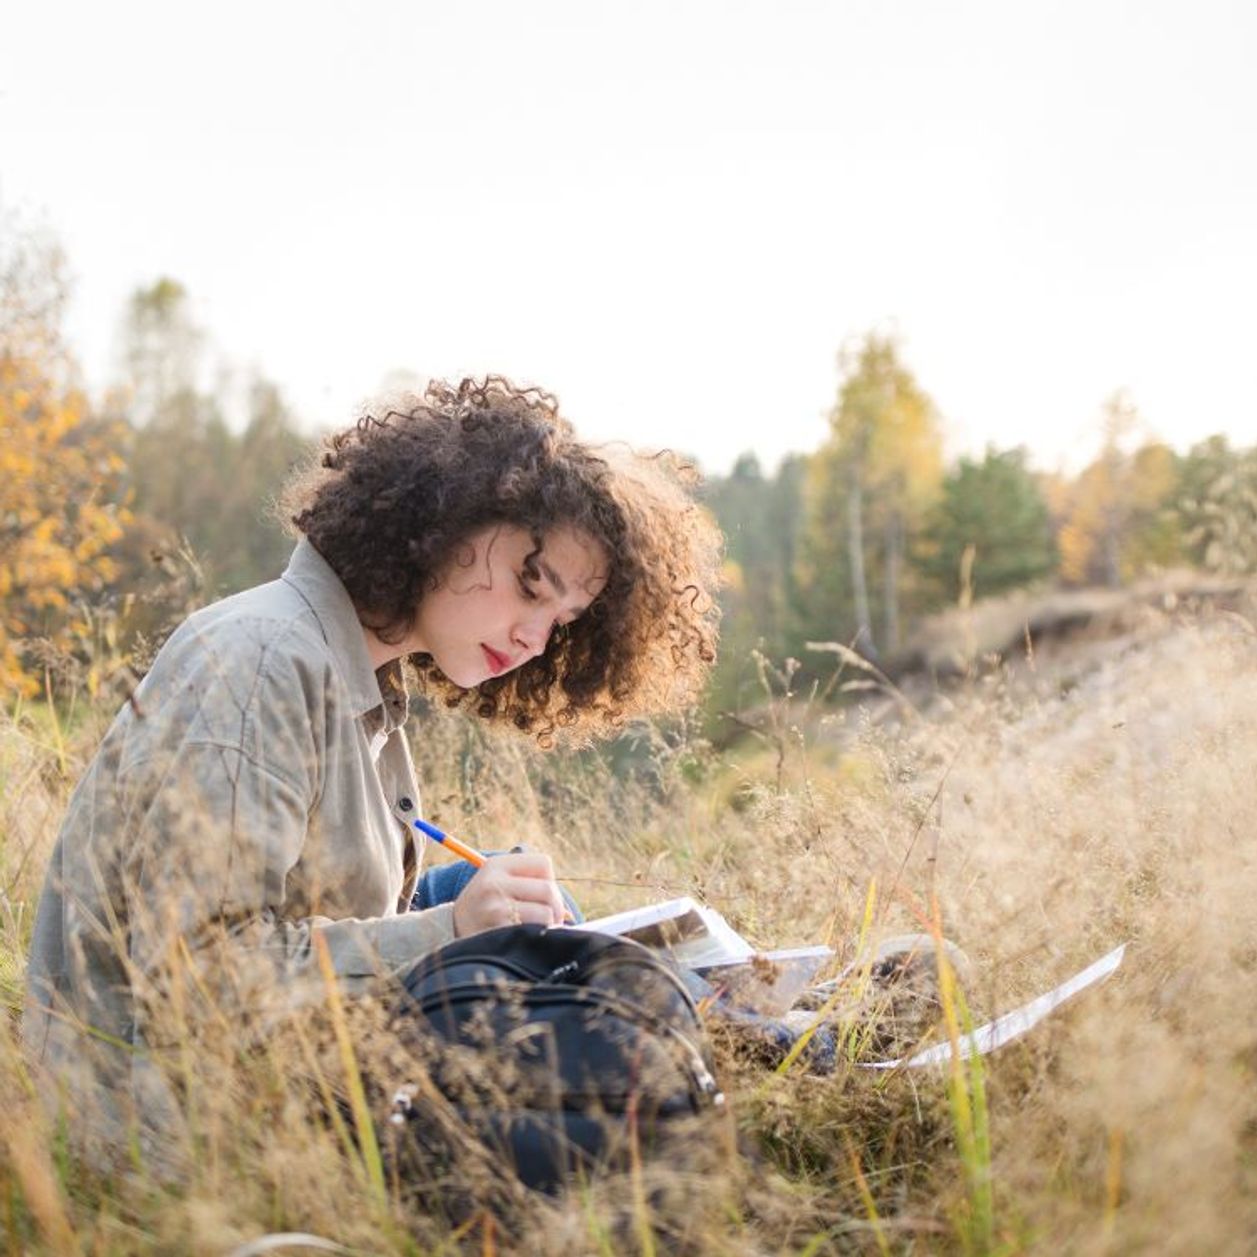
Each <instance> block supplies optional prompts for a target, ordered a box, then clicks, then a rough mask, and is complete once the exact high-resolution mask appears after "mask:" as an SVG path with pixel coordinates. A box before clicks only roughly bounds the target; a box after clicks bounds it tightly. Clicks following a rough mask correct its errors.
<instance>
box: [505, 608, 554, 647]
mask: <svg viewBox="0 0 1257 1257" xmlns="http://www.w3.org/2000/svg"><path fill="white" fill-rule="evenodd" d="M553 628H554V620H553V619H552V618H551V617H550V616H548V615H537V616H530V617H529V618H528V619H526V620H521V621H520V622H519V624H517V625H516V627H515V640H516V641H517V642H518V643H519V644H520V646H522V647H523V648H524V649H525V650H526V651H528V653H529V655H539V654H541V652H542V651H543V650H545V648H546V643H547V642H548V641H549V640H550V632H551V630H552V629H553Z"/></svg>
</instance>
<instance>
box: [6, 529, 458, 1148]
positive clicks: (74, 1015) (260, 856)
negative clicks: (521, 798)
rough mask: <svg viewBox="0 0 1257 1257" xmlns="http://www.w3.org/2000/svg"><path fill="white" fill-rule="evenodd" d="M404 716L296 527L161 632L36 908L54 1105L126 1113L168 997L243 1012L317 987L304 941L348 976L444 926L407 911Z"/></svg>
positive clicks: (380, 965) (351, 983) (411, 804)
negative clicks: (284, 564) (283, 543)
mask: <svg viewBox="0 0 1257 1257" xmlns="http://www.w3.org/2000/svg"><path fill="white" fill-rule="evenodd" d="M405 716H406V695H405V691H404V689H403V687H402V684H401V680H400V671H399V669H398V668H397V666H396V665H392V666H390V667H387V668H383V669H381V670H380V672H379V673H378V674H377V673H376V672H374V671H373V670H372V667H371V663H370V659H369V656H368V654H367V649H366V642H365V639H364V637H363V632H362V628H361V625H360V624H359V622H358V618H357V616H356V614H355V612H354V608H353V605H352V603H351V602H350V599H349V596H348V594H347V593H346V592H345V589H344V586H343V585H342V584H341V582H340V581H339V579H338V578H337V577H336V575H335V573H334V572H333V571H332V570H331V568H330V567H328V565H327V563H326V562H325V561H324V560H323V559H322V557H321V556H320V555H319V554H318V553H317V551H316V550H315V549H314V548H313V547H312V546H311V545H310V544H309V542H307V541H304V540H303V541H302V542H300V543H299V544H298V546H297V548H296V550H295V551H294V553H293V556H292V560H291V562H290V563H289V565H288V569H287V571H285V573H284V575H283V577H282V579H280V580H277V581H273V582H272V583H270V584H268V585H262V586H260V587H258V588H256V589H251V590H248V591H247V592H245V593H242V594H238V595H236V596H235V597H232V598H227V599H225V600H224V601H222V602H219V603H216V604H215V605H213V606H210V607H207V608H205V609H204V610H202V611H199V612H197V613H196V614H195V615H193V616H192V617H190V618H189V619H188V620H187V621H186V622H185V623H184V624H182V625H181V626H180V627H179V629H178V630H177V631H176V632H175V633H174V634H173V635H172V636H171V638H170V639H169V641H168V642H167V643H166V644H165V646H164V647H163V648H162V651H161V653H160V654H159V655H158V656H157V659H156V660H155V661H154V663H153V666H152V668H151V670H150V671H149V673H148V675H147V676H146V677H145V679H144V681H143V683H142V684H141V685H140V686H139V688H138V689H137V691H136V693H135V696H134V700H133V701H132V702H130V703H128V705H127V706H125V707H124V708H123V709H122V711H121V712H120V714H119V715H118V717H117V719H116V720H115V721H114V722H113V724H112V726H111V727H110V729H109V731H108V733H107V734H106V735H105V738H104V741H103V742H102V743H101V745H100V747H99V749H98V751H97V753H96V756H95V758H94V759H93V760H92V762H91V764H90V765H89V767H88V769H87V772H86V774H85V776H84V777H83V779H82V781H81V782H80V783H79V785H78V787H77V789H76V790H75V792H74V795H73V797H72V799H71V801H70V806H69V810H68V812H67V814H66V817H65V821H64V823H63V825H62V827H61V833H60V836H59V838H58V841H57V845H56V848H55V850H54V852H53V856H52V862H51V865H50V867H49V869H48V874H47V879H46V882H45V885H44V890H43V895H42V897H41V899H40V903H39V910H38V914H37V916H36V921H35V930H34V939H33V943H32V949H31V956H30V965H29V971H28V985H27V1002H26V1011H25V1018H24V1027H23V1034H24V1038H25V1040H26V1043H27V1045H28V1048H29V1050H30V1051H31V1053H32V1054H33V1055H34V1057H35V1058H36V1059H37V1060H38V1061H40V1062H42V1063H43V1064H44V1065H45V1066H47V1067H49V1069H50V1070H51V1071H52V1073H51V1077H52V1078H53V1079H55V1082H56V1085H57V1086H58V1087H59V1089H60V1090H61V1092H62V1099H63V1101H64V1102H68V1103H69V1104H70V1105H71V1107H72V1111H74V1110H82V1106H83V1105H84V1104H85V1103H86V1102H89V1101H90V1102H91V1104H92V1105H93V1106H95V1108H97V1109H101V1108H103V1109H104V1110H106V1112H104V1113H102V1114H101V1118H102V1120H104V1121H106V1122H108V1123H110V1124H112V1122H113V1121H116V1120H119V1119H120V1120H122V1121H123V1122H124V1123H125V1122H126V1121H128V1119H130V1118H131V1117H133V1116H136V1115H139V1116H141V1117H143V1116H144V1114H143V1110H144V1108H145V1103H146V1102H145V1100H144V1098H143V1096H144V1094H145V1093H146V1091H147V1089H148V1086H149V1084H148V1082H147V1081H146V1080H147V1079H149V1078H150V1076H151V1073H152V1069H151V1067H152V1064H153V1062H154V1059H155V1058H156V1056H158V1055H159V1054H160V1053H161V1051H162V1049H163V1046H164V1044H165V1043H166V1042H170V1041H172V1040H171V1039H170V1037H169V1032H168V1031H167V1030H164V1029H163V1028H162V1024H163V1023H162V1017H163V1016H165V1015H166V1014H168V1012H169V1006H170V1003H171V999H172V996H173V995H177V996H178V997H179V999H180V1000H186V998H187V992H189V991H194V992H199V993H201V995H202V997H204V998H205V999H207V1000H208V1001H209V1002H212V1003H213V1004H215V1005H216V1006H217V1010H218V1012H223V1013H225V1014H226V1015H227V1016H228V1017H229V1018H232V1019H237V1018H238V1019H239V1020H240V1023H241V1024H242V1025H244V1024H245V1023H247V1022H249V1021H250V1020H253V1021H254V1022H256V1018H257V1016H258V1015H259V1014H260V1012H261V1011H262V1010H263V1009H266V1008H268V1007H270V1008H274V1007H276V1005H277V1004H281V1003H282V1004H287V1005H288V1006H291V1004H292V1003H293V1002H302V1001H307V1000H311V999H316V998H319V997H320V994H321V992H322V991H323V981H322V978H321V976H320V971H319V966H318V960H317V956H316V950H315V945H314V940H315V939H316V938H317V937H320V936H321V937H322V938H323V939H324V940H325V941H326V943H327V948H328V951H329V953H330V957H331V961H332V965H333V967H334V969H335V972H336V973H337V975H339V979H340V983H341V985H342V986H343V987H344V988H346V989H347V990H350V991H353V990H359V989H363V988H364V987H365V985H367V984H368V983H369V981H370V979H372V978H374V977H375V976H376V975H377V974H379V973H381V972H382V971H390V970H398V969H401V968H403V967H405V966H407V965H409V964H410V963H411V962H413V961H414V960H415V958H416V957H418V956H420V955H422V954H423V953H425V952H427V951H430V950H431V949H433V948H434V947H437V946H439V945H440V944H442V943H445V942H447V941H449V940H450V939H451V938H452V937H453V921H452V908H451V907H450V906H444V907H438V908H434V909H432V910H430V911H428V912H414V913H412V912H408V911H407V908H408V906H409V902H410V897H411V893H412V892H413V890H414V886H415V880H416V877H417V874H418V870H419V864H420V861H421V855H422V846H418V847H417V846H416V841H415V840H416V838H417V837H418V834H417V831H416V830H414V829H413V827H411V825H410V824H409V821H410V820H411V819H413V818H414V817H415V816H417V815H418V814H419V811H418V809H419V791H418V788H417V786H416V783H415V778H414V772H413V768H412V765H411V761H410V755H409V751H408V749H407V745H406V740H405V736H404V734H403V733H402V729H401V725H402V722H403V720H404V719H405ZM176 988H177V989H176ZM137 1109H138V1114H137ZM82 1111H83V1112H84V1116H85V1117H86V1116H87V1113H86V1111H85V1110H82ZM146 1120H149V1121H151V1117H150V1118H149V1119H146Z"/></svg>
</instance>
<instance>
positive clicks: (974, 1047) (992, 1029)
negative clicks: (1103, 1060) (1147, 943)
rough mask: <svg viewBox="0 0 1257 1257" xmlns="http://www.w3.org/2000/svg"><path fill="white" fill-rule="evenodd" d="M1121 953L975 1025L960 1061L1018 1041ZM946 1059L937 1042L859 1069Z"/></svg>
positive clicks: (1103, 974) (946, 1050) (944, 1046)
mask: <svg viewBox="0 0 1257 1257" xmlns="http://www.w3.org/2000/svg"><path fill="white" fill-rule="evenodd" d="M1125 954H1126V944H1125V943H1123V944H1122V945H1121V946H1120V947H1115V948H1114V949H1113V950H1112V951H1111V952H1109V953H1108V955H1106V956H1101V957H1100V959H1099V960H1097V961H1096V962H1095V963H1094V964H1090V965H1088V966H1087V967H1086V968H1085V969H1083V970H1082V971H1081V972H1080V973H1076V974H1074V976H1073V977H1072V978H1069V979H1068V980H1067V981H1065V982H1062V983H1061V984H1060V986H1058V987H1054V988H1053V989H1052V990H1050V991H1048V992H1047V994H1045V995H1040V996H1039V997H1038V998H1037V999H1032V1000H1031V1001H1030V1002H1029V1003H1028V1004H1023V1005H1022V1006H1021V1007H1020V1008H1015V1009H1013V1011H1012V1012H1011V1013H1005V1014H1004V1015H1003V1016H1002V1017H997V1018H996V1019H995V1020H994V1021H988V1022H987V1023H986V1025H985V1026H979V1027H978V1028H977V1029H976V1030H974V1032H973V1033H972V1035H962V1036H961V1038H960V1041H959V1044H958V1047H959V1050H960V1056H961V1059H964V1058H965V1057H968V1056H972V1055H973V1053H974V1052H977V1053H978V1054H979V1055H982V1056H985V1055H986V1054H987V1053H988V1052H994V1051H995V1049H996V1048H999V1047H1003V1046H1004V1045H1005V1044H1006V1043H1011V1042H1012V1041H1013V1040H1014V1039H1020V1038H1021V1036H1022V1035H1023V1034H1026V1033H1027V1032H1028V1031H1030V1030H1032V1029H1033V1028H1034V1027H1035V1026H1037V1025H1038V1024H1039V1022H1041V1021H1042V1020H1043V1019H1044V1017H1046V1016H1047V1015H1048V1014H1049V1013H1050V1012H1052V1011H1053V1010H1054V1009H1056V1008H1059V1007H1060V1006H1061V1005H1062V1004H1063V1003H1064V1002H1065V1001H1066V1000H1068V999H1072V998H1073V997H1074V996H1075V995H1077V994H1078V992H1079V991H1084V990H1086V988H1087V987H1089V986H1092V985H1094V984H1095V983H1096V982H1099V981H1101V980H1102V979H1104V978H1107V977H1108V976H1109V974H1110V973H1112V972H1113V971H1114V970H1115V969H1116V968H1117V967H1118V965H1120V964H1121V963H1122V957H1123V956H1124V955H1125ZM950 1060H951V1044H950V1043H939V1044H937V1045H936V1046H934V1047H931V1048H926V1049H925V1050H924V1051H921V1052H917V1053H915V1054H914V1055H912V1056H908V1057H905V1058H903V1059H902V1060H897V1061H873V1062H865V1063H864V1064H863V1068H865V1069H899V1068H906V1069H919V1068H920V1067H922V1066H924V1065H942V1064H945V1063H946V1062H947V1061H950Z"/></svg>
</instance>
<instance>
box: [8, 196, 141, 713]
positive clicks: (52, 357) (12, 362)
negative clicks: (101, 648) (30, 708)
mask: <svg viewBox="0 0 1257 1257" xmlns="http://www.w3.org/2000/svg"><path fill="white" fill-rule="evenodd" d="M66 295H67V287H66V281H65V271H64V263H63V259H62V255H61V253H60V250H59V249H58V248H57V247H56V245H55V244H54V243H52V242H51V241H50V240H49V239H47V238H44V237H42V236H40V235H39V234H37V233H33V232H31V231H24V230H21V229H20V228H19V227H18V226H17V225H16V224H14V223H13V222H12V221H11V220H8V221H4V222H0V686H2V687H4V688H10V689H17V690H18V691H19V692H21V693H25V694H30V693H33V692H35V691H36V690H37V689H38V687H39V682H38V679H37V676H36V675H35V669H34V667H33V660H32V654H31V648H32V646H33V644H34V643H35V642H36V641H37V640H38V639H40V638H43V637H48V636H54V635H56V634H58V633H59V632H61V631H63V630H65V629H66V628H67V627H70V626H71V625H72V619H71V617H72V615H73V611H74V607H75V604H76V602H77V601H78V600H80V599H82V598H84V597H87V596H89V595H90V594H92V593H93V592H95V591H98V590H99V589H100V588H101V587H102V585H103V583H104V582H106V581H108V580H109V578H110V577H111V576H112V575H113V571H114V568H113V561H112V560H111V558H110V556H109V554H108V549H109V547H110V545H111V544H113V543H114V542H115V541H117V540H118V538H119V537H120V536H121V533H122V529H123V525H124V524H125V523H126V521H127V511H126V509H125V507H124V506H123V505H122V503H121V502H120V500H119V491H118V479H119V475H120V472H121V470H122V460H121V459H120V457H119V455H118V453H117V450H116V446H115V437H116V433H115V432H114V431H113V430H112V429H111V428H110V427H109V426H108V425H102V424H101V423H98V422H96V421H95V420H94V419H93V417H92V415H91V413H90V411H89V408H88V405H87V400H86V398H85V396H84V394H83V391H82V390H81V388H79V387H78V385H77V381H76V371H75V366H74V363H73V361H72V359H71V356H70V354H69V352H68V350H67V349H66V346H65V344H64V341H63V339H62V330H61V324H62V314H63V310H64V307H65V302H66Z"/></svg>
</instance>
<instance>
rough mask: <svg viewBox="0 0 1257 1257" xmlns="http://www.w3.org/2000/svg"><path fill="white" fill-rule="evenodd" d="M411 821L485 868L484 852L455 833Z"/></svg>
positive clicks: (567, 915) (569, 917) (566, 917)
mask: <svg viewBox="0 0 1257 1257" xmlns="http://www.w3.org/2000/svg"><path fill="white" fill-rule="evenodd" d="M411 823H412V824H413V825H414V827H415V828H416V829H417V830H418V831H419V832H420V833H421V834H427V835H428V837H429V838H431V839H432V841H433V842H439V843H440V844H441V846H443V847H444V848H445V849H446V850H447V851H451V852H453V853H454V855H456V856H458V858H459V859H460V860H466V861H467V863H468V864H471V865H473V866H474V867H475V868H478V869H480V868H484V864H485V858H486V857H485V856H484V854H483V853H482V852H479V851H477V850H476V848H475V847H469V846H468V845H467V844H466V843H465V842H462V841H460V840H459V839H457V838H455V837H454V835H453V834H447V833H446V832H445V830H443V829H438V828H437V827H436V826H435V825H430V824H429V823H428V822H427V821H424V820H415V821H412V822H411ZM563 920H564V922H565V923H571V921H572V914H571V913H570V912H564V914H563Z"/></svg>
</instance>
